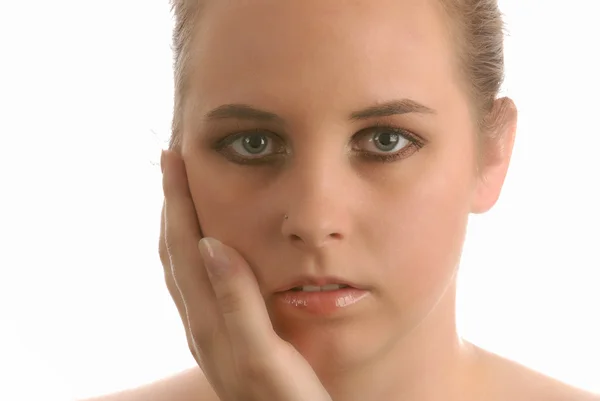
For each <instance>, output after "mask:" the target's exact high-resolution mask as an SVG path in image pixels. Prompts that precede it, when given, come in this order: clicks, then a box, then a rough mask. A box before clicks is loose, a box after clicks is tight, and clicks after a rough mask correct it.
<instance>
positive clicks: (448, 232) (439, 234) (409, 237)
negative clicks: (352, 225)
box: [371, 155, 471, 308]
mask: <svg viewBox="0 0 600 401" xmlns="http://www.w3.org/2000/svg"><path fill="white" fill-rule="evenodd" d="M432 160H436V161H435V164H433V163H432V164H430V165H429V168H428V169H427V170H422V173H421V174H419V175H418V176H413V177H412V178H411V179H410V181H409V182H405V183H402V184H401V185H396V186H395V187H396V189H395V191H394V193H389V194H388V196H387V200H385V201H382V202H385V203H387V204H388V207H387V208H385V209H387V210H388V211H394V213H387V219H386V220H385V222H384V220H382V222H381V224H380V226H381V227H387V229H386V230H382V229H381V227H380V228H379V229H378V230H375V229H373V230H372V231H371V232H372V233H373V235H374V238H378V239H379V240H378V241H377V242H378V243H379V244H384V245H383V247H380V250H379V252H377V253H379V254H380V255H382V257H384V258H385V260H382V261H380V263H378V264H380V265H381V266H382V268H381V269H380V271H379V274H380V275H381V277H379V278H378V279H379V280H378V281H379V282H380V283H394V288H393V289H391V288H388V291H389V294H390V296H391V297H393V298H394V299H395V301H396V302H395V304H396V305H397V306H398V307H402V308H404V307H405V306H406V305H409V304H414V303H417V304H420V303H421V304H423V305H427V304H430V303H431V302H435V301H436V300H437V299H438V298H439V296H440V295H441V292H442V291H443V290H444V289H445V288H446V286H447V285H448V283H449V281H450V280H451V279H452V277H453V275H454V273H455V270H456V268H457V266H458V263H459V260H460V254H461V252H462V245H463V242H464V238H465V233H466V226H467V222H468V215H469V199H470V194H471V169H470V166H469V165H468V164H467V163H465V162H464V161H462V162H461V161H460V160H455V159H453V158H448V159H446V160H444V159H443V158H442V157H440V156H439V155H437V156H434V157H433V158H432ZM384 232H385V236H383V233H384ZM381 248H383V249H381ZM388 287H389V285H388Z"/></svg>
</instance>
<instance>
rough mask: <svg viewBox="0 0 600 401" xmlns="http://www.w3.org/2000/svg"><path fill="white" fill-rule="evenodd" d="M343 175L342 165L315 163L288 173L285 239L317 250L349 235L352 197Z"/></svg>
mask: <svg viewBox="0 0 600 401" xmlns="http://www.w3.org/2000/svg"><path fill="white" fill-rule="evenodd" d="M322 167H325V166H322ZM328 167H331V166H328ZM298 170H299V171H298ZM333 170H336V171H333ZM343 176H344V174H343V172H341V171H339V169H331V168H318V167H317V166H315V165H312V166H310V167H307V166H305V168H299V169H297V173H296V174H291V175H289V176H288V177H287V181H288V183H289V185H286V187H287V188H288V190H287V191H285V192H286V197H287V201H286V202H285V203H286V204H287V205H288V207H287V210H286V217H285V218H283V219H282V220H283V222H282V230H281V231H282V234H283V235H284V237H285V239H286V241H289V242H290V243H291V244H292V245H293V246H295V247H297V248H299V249H301V250H303V251H316V250H319V249H322V248H324V247H330V246H333V245H335V244H337V243H340V242H341V241H343V240H344V239H345V238H346V237H347V236H348V234H349V230H350V213H349V212H350V210H349V205H350V200H349V198H351V197H350V196H349V195H350V194H349V193H348V189H349V188H347V186H346V190H344V179H343Z"/></svg>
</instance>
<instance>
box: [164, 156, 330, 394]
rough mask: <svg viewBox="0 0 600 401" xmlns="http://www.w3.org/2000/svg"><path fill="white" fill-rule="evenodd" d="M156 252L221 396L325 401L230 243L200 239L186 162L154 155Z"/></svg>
mask: <svg viewBox="0 0 600 401" xmlns="http://www.w3.org/2000/svg"><path fill="white" fill-rule="evenodd" d="M161 159H162V160H161V166H162V168H163V191H164V194H165V202H164V205H163V213H162V218H161V232H160V245H159V253H160V258H161V261H162V264H163V267H164V272H165V280H166V283H167V287H168V289H169V292H170V294H171V296H172V298H173V300H174V301H175V305H176V306H177V309H178V311H179V314H180V316H181V319H182V321H183V323H184V326H185V329H186V335H187V340H188V346H189V349H190V351H191V352H192V354H193V355H194V358H195V360H196V362H197V363H198V365H199V366H200V368H201V369H202V370H203V372H204V374H205V375H206V377H207V379H208V381H209V382H210V383H211V385H212V387H213V388H214V390H215V392H216V393H217V395H218V396H219V398H220V399H221V400H222V401H240V400H245V401H246V400H248V401H271V400H273V401H330V400H331V398H330V396H329V395H328V394H327V392H326V390H325V388H324V387H323V386H322V384H321V382H320V381H319V379H318V377H317V376H316V374H315V372H314V371H313V369H312V368H311V367H310V365H309V364H308V362H307V361H306V360H305V359H304V358H303V357H302V355H300V353H298V351H296V349H295V348H294V347H293V346H292V345H291V344H289V343H288V342H286V341H284V340H282V339H281V338H280V337H279V336H278V335H277V334H276V333H275V331H274V330H273V326H272V324H271V321H270V319H269V315H268V313H267V309H266V306H265V302H264V300H263V298H262V295H261V293H260V291H259V288H258V284H257V282H256V278H255V276H254V275H253V273H252V271H251V270H250V268H249V267H248V265H247V263H246V262H245V261H244V259H243V258H242V257H241V256H240V255H239V254H238V253H237V252H236V251H235V250H233V249H232V248H230V247H228V246H225V245H223V244H221V243H220V242H219V241H217V240H215V239H211V238H204V239H201V231H200V227H199V224H198V219H197V217H196V210H195V207H194V203H193V201H192V197H191V194H190V191H189V186H188V182H187V176H186V172H185V165H184V163H183V160H182V159H181V157H180V156H179V155H178V154H177V153H175V152H173V151H165V152H164V153H163V156H162V158H161Z"/></svg>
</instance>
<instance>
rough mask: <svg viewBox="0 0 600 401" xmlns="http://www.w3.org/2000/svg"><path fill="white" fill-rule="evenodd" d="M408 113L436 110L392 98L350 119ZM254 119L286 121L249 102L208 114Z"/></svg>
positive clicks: (220, 118)
mask: <svg viewBox="0 0 600 401" xmlns="http://www.w3.org/2000/svg"><path fill="white" fill-rule="evenodd" d="M408 113H421V114H435V110H433V109H431V108H429V107H427V106H424V105H422V104H420V103H417V102H415V101H414V100H410V99H401V100H392V101H389V102H385V103H382V104H378V105H376V106H371V107H367V108H366V109H363V110H359V111H355V112H353V113H351V114H350V117H349V118H350V120H366V119H369V118H374V117H389V116H393V115H401V114H408ZM230 118H231V119H240V120H254V121H261V122H275V123H279V124H283V123H284V119H283V118H282V117H280V116H278V115H277V114H275V113H271V112H269V111H264V110H259V109H256V108H254V107H252V106H249V105H247V104H224V105H222V106H219V107H217V108H215V109H213V110H211V111H210V112H208V114H206V119H207V120H225V119H230Z"/></svg>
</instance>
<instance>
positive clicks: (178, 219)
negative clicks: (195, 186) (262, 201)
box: [163, 151, 218, 344]
mask: <svg viewBox="0 0 600 401" xmlns="http://www.w3.org/2000/svg"><path fill="white" fill-rule="evenodd" d="M163 191H164V194H165V216H164V219H165V220H164V221H165V246H166V249H167V255H168V259H169V262H170V263H169V265H170V269H171V272H170V274H171V275H172V277H173V281H174V283H175V286H176V288H177V289H178V290H179V292H180V294H181V300H182V303H183V306H184V309H185V316H186V318H187V319H188V322H187V323H188V327H189V329H190V330H191V333H190V334H192V335H193V336H194V338H195V340H196V341H198V342H199V343H201V344H202V343H204V342H206V341H210V340H212V338H213V337H214V330H215V328H216V327H217V323H218V320H217V318H218V314H217V309H216V305H215V301H214V294H213V290H212V286H211V284H210V281H209V279H208V276H207V274H206V270H205V268H204V264H203V261H202V257H201V256H200V253H199V251H198V247H197V243H198V241H199V240H200V236H201V233H200V227H199V224H198V218H197V216H196V209H195V207H194V203H193V201H192V196H191V194H190V191H189V186H188V182H187V175H186V172H185V165H184V164H183V160H181V158H180V157H179V156H178V155H177V154H176V153H175V152H170V151H165V153H164V173H163ZM165 274H168V272H165Z"/></svg>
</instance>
